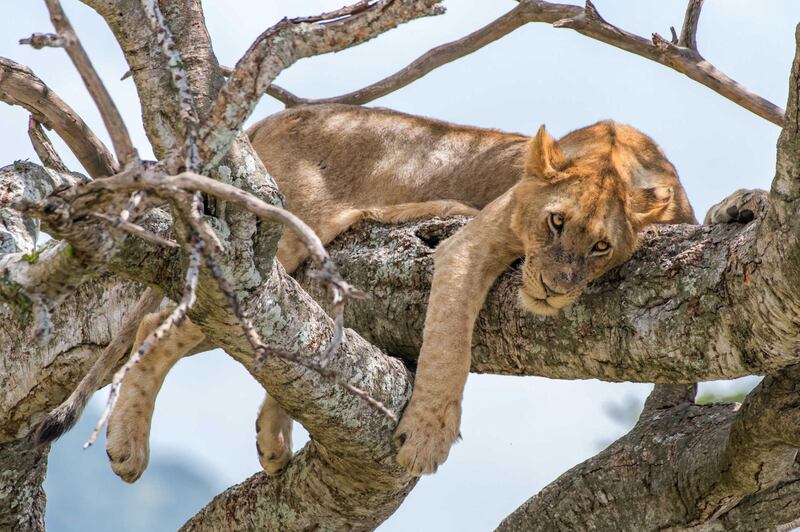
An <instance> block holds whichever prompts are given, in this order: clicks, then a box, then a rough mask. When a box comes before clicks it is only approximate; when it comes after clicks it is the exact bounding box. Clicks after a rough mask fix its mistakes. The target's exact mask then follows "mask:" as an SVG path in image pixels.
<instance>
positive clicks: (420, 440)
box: [394, 399, 461, 476]
mask: <svg viewBox="0 0 800 532" xmlns="http://www.w3.org/2000/svg"><path fill="white" fill-rule="evenodd" d="M420 403H424V401H415V400H414V399H412V400H411V403H410V404H409V405H408V408H406V412H405V413H404V414H403V418H402V419H401V420H400V424H399V425H398V426H397V430H396V431H395V433H394V444H395V447H396V448H397V463H398V464H400V465H401V466H402V467H403V468H405V469H406V470H407V471H408V472H409V473H411V474H412V475H414V476H421V475H429V474H432V473H435V472H436V470H437V469H438V468H439V466H440V465H442V464H443V463H444V461H445V460H447V455H448V454H450V447H452V446H453V444H454V443H455V442H456V441H457V440H458V438H459V437H460V435H459V424H460V422H461V406H460V404H459V403H458V401H454V402H449V403H446V404H444V405H433V404H424V405H422V406H420Z"/></svg>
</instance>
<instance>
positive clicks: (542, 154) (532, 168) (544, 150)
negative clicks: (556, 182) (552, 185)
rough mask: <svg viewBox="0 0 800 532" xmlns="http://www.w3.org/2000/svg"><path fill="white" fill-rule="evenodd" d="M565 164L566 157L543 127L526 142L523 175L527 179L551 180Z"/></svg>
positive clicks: (566, 161)
mask: <svg viewBox="0 0 800 532" xmlns="http://www.w3.org/2000/svg"><path fill="white" fill-rule="evenodd" d="M567 163H568V159H567V156H566V155H565V154H564V152H563V151H561V147H560V146H559V145H558V142H557V141H556V139H554V138H553V137H551V136H550V133H548V132H547V129H546V128H545V127H544V125H543V126H542V127H540V128H539V131H538V132H537V133H536V135H535V136H533V137H531V138H530V140H528V145H527V150H526V153H525V174H526V175H527V176H528V177H543V178H545V179H552V178H554V177H555V176H556V175H557V173H558V171H560V170H561V169H562V168H564V167H565V166H566V165H567Z"/></svg>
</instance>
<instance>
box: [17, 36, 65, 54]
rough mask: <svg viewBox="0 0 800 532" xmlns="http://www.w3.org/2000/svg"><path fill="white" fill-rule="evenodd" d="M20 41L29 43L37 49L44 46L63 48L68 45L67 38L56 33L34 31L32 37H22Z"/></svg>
mask: <svg viewBox="0 0 800 532" xmlns="http://www.w3.org/2000/svg"><path fill="white" fill-rule="evenodd" d="M19 43H20V44H27V45H29V46H32V47H33V48H36V49H37V50H41V49H42V48H63V47H64V46H66V40H64V38H63V37H62V36H61V35H58V34H55V33H34V34H32V35H31V36H30V37H24V38H22V39H20V40H19Z"/></svg>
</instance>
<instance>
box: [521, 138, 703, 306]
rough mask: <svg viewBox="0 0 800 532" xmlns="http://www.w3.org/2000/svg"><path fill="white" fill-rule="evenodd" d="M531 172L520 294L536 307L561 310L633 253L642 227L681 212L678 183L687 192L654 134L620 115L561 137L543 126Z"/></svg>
mask: <svg viewBox="0 0 800 532" xmlns="http://www.w3.org/2000/svg"><path fill="white" fill-rule="evenodd" d="M524 173H525V177H524V178H523V179H522V181H521V182H520V183H518V184H517V186H516V187H515V191H514V207H513V212H512V230H513V231H514V232H515V233H516V235H517V237H518V238H519V239H520V240H521V241H522V243H523V246H524V249H525V261H524V265H523V267H522V287H521V288H520V292H519V295H520V302H521V303H522V305H523V306H524V307H525V308H526V309H528V310H529V311H531V312H533V313H535V314H543V315H550V314H556V313H557V312H558V311H559V310H561V309H562V308H564V307H565V306H567V305H569V304H571V303H572V302H574V301H575V300H576V299H577V298H578V296H580V294H581V293H582V292H583V290H584V288H586V286H587V284H589V283H590V282H591V281H592V280H594V279H597V278H598V277H600V276H601V275H603V274H604V273H605V272H607V271H608V270H609V269H611V268H613V267H615V266H618V265H620V264H622V263H623V262H625V261H626V260H628V259H629V258H630V257H631V255H632V254H633V252H634V250H635V249H636V246H637V242H638V237H637V233H638V232H639V231H640V230H641V229H642V228H644V227H645V226H647V225H649V224H652V223H655V222H659V221H661V222H665V221H674V219H675V218H676V212H675V211H677V210H681V208H682V206H681V205H680V204H679V205H678V208H676V207H675V205H676V202H675V201H673V198H674V197H675V189H679V192H680V194H681V195H682V196H685V195H684V193H683V190H682V189H681V188H680V183H679V181H678V180H677V174H676V173H675V170H674V167H673V166H672V165H671V164H670V163H669V161H667V159H666V157H665V156H664V155H663V153H662V152H661V150H660V149H658V147H657V146H655V144H654V143H653V142H652V140H650V139H649V138H648V137H646V136H645V135H644V134H642V133H640V132H639V131H637V130H635V129H633V128H631V127H629V126H622V125H619V124H615V123H613V122H601V123H598V124H595V125H593V126H589V127H588V128H584V129H581V130H578V131H576V132H573V133H571V134H570V135H567V137H564V138H563V139H561V140H560V141H558V142H557V141H555V140H554V139H553V138H552V137H551V136H550V135H549V134H548V133H547V131H546V130H545V128H544V126H542V127H541V128H540V129H539V132H538V133H537V134H536V136H534V137H532V138H531V139H530V141H529V142H528V145H527V147H526V156H525V168H524ZM682 199H684V201H685V197H684V198H682ZM678 203H680V202H678ZM686 205H687V206H688V202H686ZM688 209H689V211H688V212H689V213H690V214H691V208H690V207H688ZM684 210H685V208H684ZM691 218H693V214H692V215H691ZM677 221H687V220H677Z"/></svg>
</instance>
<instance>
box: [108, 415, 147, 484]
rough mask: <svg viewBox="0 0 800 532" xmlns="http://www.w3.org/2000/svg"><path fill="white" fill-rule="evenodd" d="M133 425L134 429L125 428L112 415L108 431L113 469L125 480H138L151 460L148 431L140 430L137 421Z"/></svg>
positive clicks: (109, 456) (109, 457) (109, 455)
mask: <svg viewBox="0 0 800 532" xmlns="http://www.w3.org/2000/svg"><path fill="white" fill-rule="evenodd" d="M131 425H132V430H125V429H124V427H123V426H122V425H119V426H118V423H115V418H114V417H113V416H112V418H111V420H110V421H109V423H108V432H107V433H106V454H107V455H108V459H109V460H110V461H111V469H113V470H114V473H116V474H117V476H118V477H120V478H121V479H122V480H124V481H125V482H136V480H137V479H138V478H139V477H140V476H142V473H144V470H145V469H147V463H148V461H149V460H150V447H149V444H148V441H147V431H146V430H144V431H143V430H140V429H139V428H137V426H136V424H135V423H133V424H131Z"/></svg>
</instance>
